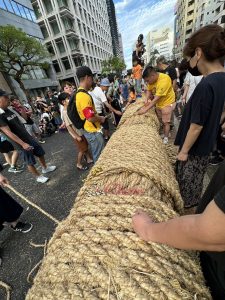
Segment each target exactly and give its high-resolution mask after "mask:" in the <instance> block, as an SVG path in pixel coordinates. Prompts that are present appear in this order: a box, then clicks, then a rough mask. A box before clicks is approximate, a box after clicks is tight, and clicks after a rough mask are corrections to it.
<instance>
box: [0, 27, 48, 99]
mask: <svg viewBox="0 0 225 300" xmlns="http://www.w3.org/2000/svg"><path fill="white" fill-rule="evenodd" d="M48 58H49V53H48V51H47V50H46V48H45V47H44V46H43V45H42V44H41V43H40V42H39V41H38V40H37V39H35V38H33V37H29V36H28V35H27V34H26V33H25V32H23V31H22V30H21V29H17V28H16V27H14V26H11V25H7V26H0V71H1V72H4V73H6V74H7V75H9V76H11V77H13V78H14V79H15V80H16V81H17V82H18V84H19V85H20V87H21V89H22V90H23V91H24V93H25V94H26V95H27V96H28V92H27V91H26V89H25V87H24V84H23V80H22V76H23V75H24V74H27V73H28V72H29V69H30V67H32V66H33V67H38V66H39V67H41V68H43V69H47V68H48V67H49V64H48Z"/></svg>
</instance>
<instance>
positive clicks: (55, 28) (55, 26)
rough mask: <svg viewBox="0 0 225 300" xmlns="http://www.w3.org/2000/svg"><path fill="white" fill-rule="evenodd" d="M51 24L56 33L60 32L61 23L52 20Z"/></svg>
mask: <svg viewBox="0 0 225 300" xmlns="http://www.w3.org/2000/svg"><path fill="white" fill-rule="evenodd" d="M50 25H51V28H52V31H53V33H54V34H55V35H56V34H58V33H60V30H59V25H58V23H57V21H56V20H54V21H52V22H50Z"/></svg>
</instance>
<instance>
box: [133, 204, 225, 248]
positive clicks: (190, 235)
mask: <svg viewBox="0 0 225 300" xmlns="http://www.w3.org/2000/svg"><path fill="white" fill-rule="evenodd" d="M215 220H216V221H215ZM224 226H225V214H224V212H223V211H222V210H220V209H219V208H218V206H217V205H216V203H215V202H214V201H211V202H210V204H209V205H208V206H207V208H206V210H205V211H204V212H203V213H202V214H199V215H189V216H183V217H177V218H175V219H172V220H169V221H167V222H162V223H153V222H152V219H151V218H150V217H148V215H147V214H146V213H144V212H139V213H137V214H136V215H135V216H134V217H133V227H134V230H135V232H136V233H137V234H138V235H139V236H140V237H141V238H142V239H144V240H146V241H151V242H155V243H160V244H166V245H168V246H172V247H175V248H178V249H185V250H201V251H218V252H220V251H225V231H224Z"/></svg>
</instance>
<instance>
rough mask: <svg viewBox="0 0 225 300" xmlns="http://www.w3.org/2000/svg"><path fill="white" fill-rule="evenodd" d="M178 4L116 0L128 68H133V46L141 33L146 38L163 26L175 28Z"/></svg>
mask: <svg viewBox="0 0 225 300" xmlns="http://www.w3.org/2000/svg"><path fill="white" fill-rule="evenodd" d="M176 2H177V1H176V0H114V3H115V7H116V14H117V21H118V25H119V31H120V32H121V33H122V38H123V48H124V55H125V61H126V64H127V67H128V68H130V67H131V57H132V48H133V45H134V43H135V41H136V40H137V37H138V35H139V34H140V33H143V34H144V35H145V36H146V35H147V34H148V32H149V31H151V30H152V29H156V28H160V27H162V26H170V27H172V28H173V20H174V8H175V5H176Z"/></svg>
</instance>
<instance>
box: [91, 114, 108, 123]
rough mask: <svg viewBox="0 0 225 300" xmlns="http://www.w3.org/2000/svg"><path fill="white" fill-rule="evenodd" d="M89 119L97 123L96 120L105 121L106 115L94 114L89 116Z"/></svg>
mask: <svg viewBox="0 0 225 300" xmlns="http://www.w3.org/2000/svg"><path fill="white" fill-rule="evenodd" d="M88 121H89V122H91V123H95V122H100V123H104V122H105V117H102V116H98V115H94V116H93V117H92V118H89V119H88Z"/></svg>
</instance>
